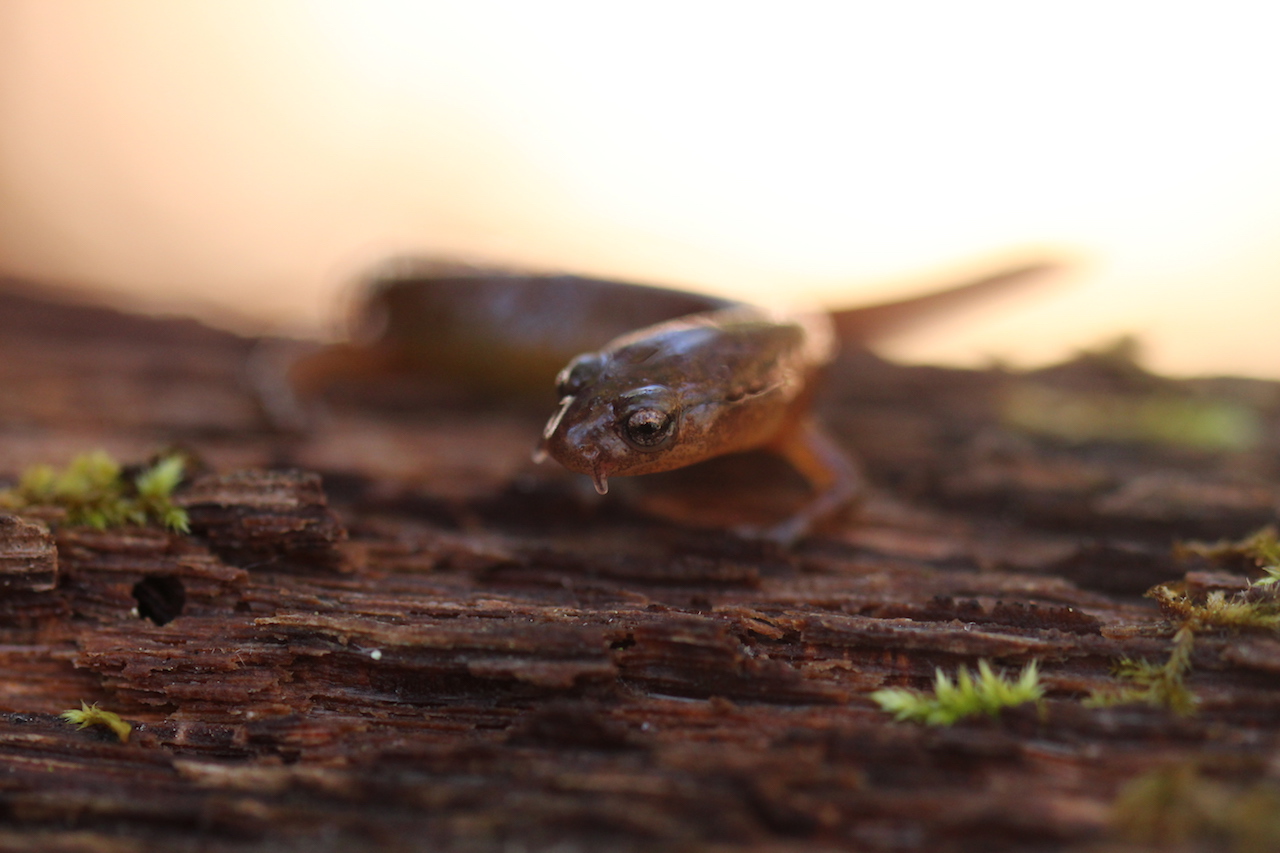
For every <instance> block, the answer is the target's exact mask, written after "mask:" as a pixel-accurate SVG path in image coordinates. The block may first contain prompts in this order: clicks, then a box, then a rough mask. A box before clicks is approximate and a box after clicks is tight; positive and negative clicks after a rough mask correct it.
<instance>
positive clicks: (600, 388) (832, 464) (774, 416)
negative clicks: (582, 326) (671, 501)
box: [535, 306, 858, 541]
mask: <svg viewBox="0 0 1280 853" xmlns="http://www.w3.org/2000/svg"><path fill="white" fill-rule="evenodd" d="M833 353H834V347H833V346H832V336H831V321H830V319H829V318H828V317H827V316H825V315H816V316H807V317H799V316H797V317H783V316H778V315H774V314H771V313H769V312H765V311H762V310H759V309H755V308H749V307H746V306H740V307H737V308H729V309H725V310H722V311H716V312H709V313H704V314H696V315H693V316H691V317H687V318H682V319H678V320H673V321H668V322H665V323H660V324H658V325H655V326H651V327H649V328H647V329H643V330H640V331H638V332H633V333H630V334H627V335H624V336H622V337H620V338H617V339H615V340H614V341H611V342H610V343H609V344H608V345H606V346H605V347H604V348H602V349H601V350H599V351H598V352H594V353H586V354H583V355H581V356H578V357H577V358H575V359H574V360H573V361H572V362H570V364H569V365H568V366H567V367H565V369H564V370H563V371H561V373H560V376H559V377H558V379H557V392H558V393H559V395H560V398H561V399H560V405H559V407H558V409H557V410H556V413H555V414H554V415H552V417H551V419H550V420H549V421H548V422H547V427H546V429H545V430H544V432H543V441H542V444H541V445H540V446H539V449H538V452H537V454H536V455H535V458H541V457H545V456H548V455H549V456H551V457H552V458H553V459H555V460H556V461H557V462H559V463H560V464H562V465H564V466H565V467H566V468H568V469H569V470H571V471H576V472H579V473H583V474H587V475H589V476H590V477H591V478H592V480H593V481H594V483H595V485H596V490H597V491H598V492H600V493H601V494H604V493H605V492H606V491H607V489H608V485H607V483H608V477H610V476H631V475H636V474H653V473H657V472H659V471H670V470H672V469H675V468H682V467H684V466H686V465H692V464H694V463H695V462H702V461H704V460H706V459H710V458H713V457H716V456H722V455H724V454H728V453H738V452H741V451H746V450H754V449H759V448H763V449H767V450H770V451H773V452H775V453H778V454H779V455H781V456H783V457H784V458H785V459H787V461H788V462H790V463H791V464H792V465H793V466H794V467H795V468H796V469H797V470H798V471H799V472H800V473H801V474H803V475H804V476H805V477H806V478H807V479H808V480H809V481H810V483H811V484H812V485H813V486H814V487H815V490H816V493H817V494H816V497H815V498H814V500H813V501H811V502H810V504H809V505H808V506H806V507H805V508H804V509H802V510H801V511H800V512H799V513H797V514H796V515H795V516H793V517H792V518H790V519H788V520H787V521H785V522H784V523H782V524H780V525H778V526H777V527H774V528H770V529H768V530H765V531H754V530H753V531H743V532H750V533H756V534H763V535H766V536H768V537H769V538H773V539H777V540H782V541H791V540H793V539H794V538H796V537H797V536H799V535H801V534H803V533H804V532H805V531H806V530H807V529H808V528H809V527H810V526H811V525H812V524H813V523H814V522H815V521H817V520H818V519H819V518H820V517H823V516H826V515H829V514H831V513H832V512H834V511H835V510H837V509H839V508H840V507H842V506H844V505H846V504H847V503H848V502H849V501H851V500H852V499H853V497H854V496H855V495H856V494H857V491H858V476H857V470H856V468H855V466H854V465H853V463H852V462H851V461H850V460H849V458H848V456H847V455H845V454H844V453H843V451H841V450H840V449H839V447H838V446H837V445H836V444H835V443H834V442H832V441H831V440H830V439H829V438H827V437H826V436H825V434H824V433H823V432H822V431H821V430H820V429H819V427H818V426H817V424H816V423H815V422H814V421H813V419H812V418H811V417H810V416H809V407H810V402H811V394H812V388H813V384H814V380H815V379H816V377H817V373H818V372H819V371H820V370H821V368H822V367H823V366H824V365H826V364H827V362H828V361H830V359H831V357H832V355H833Z"/></svg>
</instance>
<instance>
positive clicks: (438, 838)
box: [0, 287, 1280, 851]
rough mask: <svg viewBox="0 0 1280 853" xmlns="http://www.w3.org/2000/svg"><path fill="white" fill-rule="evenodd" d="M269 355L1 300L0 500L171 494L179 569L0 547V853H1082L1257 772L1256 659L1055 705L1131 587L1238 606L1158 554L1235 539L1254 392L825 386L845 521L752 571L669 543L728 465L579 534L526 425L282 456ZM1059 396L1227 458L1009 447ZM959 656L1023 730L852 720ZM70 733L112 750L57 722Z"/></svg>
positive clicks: (856, 366)
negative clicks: (1174, 781) (46, 468)
mask: <svg viewBox="0 0 1280 853" xmlns="http://www.w3.org/2000/svg"><path fill="white" fill-rule="evenodd" d="M272 346H280V347H284V346H287V344H284V343H282V342H275V343H273V342H262V341H253V340H247V339H243V338H239V337H236V336H234V335H231V334H227V333H223V332H219V331H216V330H213V329H209V328H206V327H203V326H199V325H197V324H194V323H192V322H191V321H187V320H171V319H150V318H144V317H135V316H130V315H127V314H123V313H119V312H115V311H111V310H108V309H102V308H93V307H85V306H80V305H70V304H65V303H62V302H59V301H51V300H48V299H46V298H43V297H42V296H41V295H40V294H39V293H38V291H35V290H33V289H30V288H25V289H24V288H16V287H14V288H10V289H8V290H7V291H5V292H3V293H0V472H3V473H4V474H5V475H7V476H9V477H14V476H16V475H17V474H18V472H19V471H21V470H22V469H23V468H24V467H25V466H26V465H28V464H31V463H36V462H65V461H66V460H67V459H68V458H69V457H70V456H71V455H73V454H75V453H79V452H82V451H85V450H90V449H93V448H96V447H104V448H106V449H108V450H110V451H111V452H113V453H114V454H116V455H117V456H119V457H121V458H123V459H126V460H128V461H140V460H142V459H145V458H147V457H149V456H150V455H151V454H152V453H154V452H156V451H157V450H159V449H160V448H163V447H166V446H178V447H182V448H184V449H185V450H187V451H189V452H191V453H193V454H194V455H195V456H196V457H198V458H199V459H201V460H202V461H203V463H204V465H205V467H206V468H207V469H208V470H207V471H206V472H204V473H202V474H200V475H198V476H196V477H195V478H194V479H193V480H192V482H190V483H189V484H188V485H187V486H186V487H185V489H184V491H183V492H182V493H180V495H179V502H180V503H181V504H183V505H184V506H185V507H186V508H187V509H188V511H189V513H190V516H191V526H192V532H191V534H190V535H182V534H178V533H171V532H163V531H159V530H152V529H141V528H127V529H119V530H110V531H95V530H88V529H84V528H69V527H60V528H57V529H55V530H53V531H52V532H50V531H49V530H48V529H47V528H45V527H43V526H42V525H41V524H40V523H39V522H38V521H31V520H22V519H17V518H13V517H5V518H2V519H0V614H2V619H0V668H2V669H0V671H2V672H3V673H4V677H3V680H2V681H0V711H3V713H0V766H3V768H4V773H3V774H0V780H3V781H2V782H0V785H2V788H0V802H2V803H3V810H2V811H0V814H3V817H2V818H0V847H4V848H5V849H9V848H13V849H48V850H57V849H66V850H71V849H75V850H116V849H161V848H163V849H169V850H197V849H199V850H257V849H270V850H295V849H333V850H338V849H341V850H361V849H371V850H372V849H376V850H397V849H405V850H409V849H449V848H458V849H478V850H483V849H510V848H514V847H519V848H522V849H545V848H550V847H553V846H557V845H563V847H564V849H622V850H626V849H673V848H677V849H679V848H704V847H708V846H718V847H722V848H724V849H769V850H779V849H796V850H801V849H803V850H811V849H854V850H886V851H917V850H919V851H925V850H927V851H946V850H964V851H968V850H975V851H976V850H984V851H985V850H1013V849H1035V850H1051V849H1085V848H1086V847H1088V848H1090V849H1099V848H1097V847H1096V845H1100V844H1107V843H1111V842H1108V841H1107V839H1108V838H1110V837H1111V836H1109V835H1108V832H1109V830H1108V825H1107V822H1108V815H1109V814H1110V812H1111V809H1112V804H1113V802H1114V800H1115V798H1116V796H1117V794H1118V792H1119V791H1120V790H1121V789H1122V787H1123V786H1124V785H1125V783H1127V782H1129V781H1130V780H1132V779H1134V778H1136V777H1139V776H1141V775H1142V774H1144V773H1148V772H1151V771H1158V770H1160V768H1165V767H1169V766H1195V767H1199V768H1201V770H1202V772H1203V773H1205V774H1207V775H1208V776H1209V777H1211V778H1214V779H1219V780H1227V781H1230V782H1231V783H1232V784H1239V785H1248V784H1252V783H1254V782H1259V783H1261V782H1265V780H1266V778H1267V776H1268V774H1272V773H1273V772H1274V769H1273V768H1274V767H1275V764H1276V757H1277V755H1278V753H1277V750H1278V748H1280V735H1278V733H1277V722H1280V683H1278V682H1277V681H1276V674H1277V672H1280V641H1278V640H1277V639H1276V638H1274V637H1272V636H1270V635H1265V634H1257V633H1254V634H1231V633H1227V632H1216V633H1214V632H1210V633H1206V634H1205V635H1204V636H1202V637H1200V638H1199V639H1198V640H1197V642H1196V645H1195V649H1194V653H1193V671H1192V674H1191V676H1190V679H1189V684H1190V686H1191V688H1192V689H1193V690H1194V691H1195V692H1196V694H1197V696H1198V697H1199V699H1200V706H1199V711H1198V713H1197V714H1196V715H1194V716H1189V717H1179V716H1176V715H1174V714H1172V713H1171V712H1169V711H1167V710H1164V709H1161V708H1157V707H1151V706H1147V705H1123V706H1116V707H1111V708H1102V709H1091V708H1086V707H1084V706H1083V705H1082V704H1081V702H1080V699H1081V698H1082V697H1083V696H1085V695H1086V694H1088V693H1089V692H1090V691H1091V690H1095V689H1100V688H1105V687H1107V686H1108V685H1112V684H1114V683H1115V682H1114V678H1113V676H1112V675H1111V666H1112V664H1113V662H1114V661H1116V660H1118V659H1120V658H1126V657H1127V658H1135V659H1144V658H1145V659H1150V660H1156V661H1158V660H1162V659H1163V658H1164V657H1165V656H1166V655H1167V654H1168V652H1169V648H1170V635H1171V629H1170V626H1169V625H1168V623H1167V622H1166V621H1165V620H1164V618H1163V617H1162V615H1161V614H1160V613H1159V611H1158V610H1157V609H1156V607H1155V606H1154V604H1153V603H1152V602H1150V601H1149V600H1146V599H1144V598H1142V592H1143V591H1144V590H1145V589H1147V588H1148V587H1150V586H1151V585H1153V584H1156V583H1159V582H1163V581H1171V580H1176V579H1179V578H1183V577H1184V576H1186V580H1187V583H1188V585H1189V586H1195V585H1196V584H1199V587H1197V588H1202V589H1228V588H1231V585H1232V584H1236V585H1237V586H1240V585H1243V582H1244V581H1243V579H1244V577H1245V573H1246V571H1247V569H1248V567H1247V566H1243V565H1221V564H1210V562H1209V561H1208V560H1206V559H1205V558H1194V557H1191V558H1177V557H1175V555H1174V553H1173V551H1172V545H1173V544H1174V543H1175V542H1176V541H1179V540H1184V539H1189V538H1197V537H1199V538H1203V537H1211V538H1212V537H1233V538H1234V537H1239V536H1242V535H1244V534H1247V533H1249V532H1250V531H1251V530H1253V529H1254V528H1256V527H1258V526H1260V525H1262V524H1265V523H1268V522H1271V521H1274V520H1275V514H1276V507H1277V505H1280V500H1278V499H1280V488H1278V486H1277V483H1280V476H1278V475H1280V387H1277V386H1276V385H1274V384H1271V383H1263V382H1245V381H1238V380H1231V381H1228V380H1219V381H1208V380H1205V381H1198V382H1173V381H1171V380H1165V379H1160V378H1157V377H1151V376H1149V375H1147V374H1145V373H1142V372H1141V371H1139V370H1136V369H1135V368H1134V367H1133V366H1132V364H1127V363H1122V362H1119V361H1117V360H1114V359H1111V360H1108V359H1105V358H1100V357H1085V358H1081V359H1079V360H1077V361H1075V362H1073V363H1070V364H1067V365H1063V366H1060V367H1058V368H1055V369H1052V370H1048V371H1041V372H1038V373H1032V374H1014V373H1008V372H1004V371H998V370H992V371H962V370H944V369H938V368H922V367H902V366H898V365H893V364H890V363H887V362H884V361H882V360H880V359H878V358H876V357H874V356H873V355H871V354H869V353H865V352H854V353H848V354H846V355H845V357H844V358H843V359H842V360H841V362H840V363H838V364H837V365H836V366H835V367H834V368H833V370H832V372H831V377H830V384H829V387H828V390H827V393H826V397H825V399H824V401H823V411H824V415H825V416H826V417H827V419H828V420H829V422H830V423H831V424H832V427H833V431H834V432H836V434H838V435H839V436H840V437H841V439H842V440H843V441H845V442H847V443H848V444H849V445H850V446H851V447H854V448H857V449H858V451H859V455H860V456H861V457H862V459H863V460H864V463H865V465H866V468H867V470H868V473H869V476H870V479H871V481H872V483H873V484H874V489H873V492H872V494H871V495H870V497H869V500H868V501H867V503H866V505H865V506H864V507H863V509H862V510H861V511H860V512H859V513H858V514H856V515H852V516H850V517H849V518H848V519H846V520H845V521H843V522H841V523H840V524H837V525H834V526H833V527H832V528H830V529H828V530H825V531H823V532H821V533H820V534H819V535H815V536H813V537H811V538H809V539H808V540H806V541H804V542H803V543H801V544H800V545H799V546H798V547H797V548H795V549H794V550H792V551H789V552H783V551H779V550H777V549H774V548H771V547H768V546H765V545H761V544H758V543H750V542H744V541H740V540H737V539H735V538H733V537H732V536H729V535H727V534H724V533H721V532H718V531H717V530H716V529H715V528H714V527H713V526H706V525H710V524H712V523H713V522H715V521H717V520H719V521H724V520H725V519H726V518H728V519H729V520H739V519H741V518H744V517H748V516H752V515H759V514H768V513H770V512H777V511H778V509H779V507H780V506H782V505H783V504H785V502H786V501H787V500H791V499H794V497H795V495H794V493H793V492H794V488H795V483H791V482H789V481H786V480H785V477H786V472H785V471H779V470H777V469H776V468H775V467H773V466H772V463H770V462H769V461H768V460H761V459H745V460H723V461H721V462H719V463H716V464H712V465H708V466H704V467H703V468H700V469H698V470H696V471H693V472H676V473H674V474H673V475H670V476H662V477H655V478H651V479H646V480H645V481H637V482H636V483H635V484H634V487H633V488H632V489H631V492H632V493H631V494H630V495H625V494H624V495H621V496H615V495H610V497H609V499H607V500H604V501H601V500H599V499H597V498H596V496H594V495H587V496H584V494H583V491H582V490H581V489H580V488H579V485H580V484H579V483H578V482H577V480H576V479H574V478H573V477H571V476H568V475H565V474H563V473H561V472H556V471H553V470H542V469H535V468H533V467H532V466H531V465H530V464H529V463H528V461H527V457H528V451H529V449H530V445H531V443H532V437H535V436H536V435H537V432H538V428H539V421H540V419H541V417H542V416H544V415H545V412H533V413H525V412H522V411H519V410H514V409H513V410H511V411H506V410H493V409H489V410H477V409H475V408H467V407H455V408H440V407H437V408H428V409H426V410H418V411H405V410H386V411H377V410H372V409H369V408H367V407H358V406H355V405H354V404H351V403H350V401H346V402H344V400H343V399H342V397H341V395H340V394H338V395H335V397H334V398H333V399H331V400H330V401H329V408H328V410H327V411H326V412H325V413H324V414H323V416H321V417H318V418H317V420H316V423H315V425H314V426H313V427H312V428H311V429H310V430H308V431H306V432H304V433H302V434H284V433H280V432H278V431H276V430H273V429H272V428H271V427H270V425H269V424H268V423H267V421H266V420H265V418H264V417H263V413H262V411H261V409H260V408H259V406H258V403H257V400H256V397H255V393H256V392H255V390H254V385H253V382H252V381H250V379H251V376H252V371H253V369H254V368H253V366H254V365H255V364H261V363H263V359H262V352H263V348H264V347H268V348H269V347H272ZM1068 392H1070V393H1072V394H1078V395H1086V397H1088V399H1095V398H1096V399H1103V398H1105V400H1106V401H1108V402H1107V405H1111V406H1113V407H1116V406H1119V407H1123V406H1124V405H1126V401H1128V404H1129V405H1131V406H1132V407H1134V410H1135V411H1136V410H1139V409H1141V406H1142V405H1147V404H1150V403H1151V401H1152V400H1156V401H1157V402H1158V401H1168V400H1184V401H1190V402H1189V403H1188V405H1193V404H1194V405H1205V406H1220V407H1225V409H1224V410H1227V409H1229V410H1230V411H1231V412H1235V413H1244V414H1243V415H1241V416H1247V417H1248V418H1251V419H1252V421H1251V422H1250V423H1252V425H1253V426H1252V427H1251V429H1252V432H1248V434H1247V436H1246V438H1247V439H1248V440H1247V441H1245V440H1241V441H1240V442H1239V443H1238V444H1234V445H1233V444H1231V443H1230V442H1225V443H1221V444H1219V445H1216V446H1209V445H1206V444H1204V443H1200V444H1196V443H1185V442H1183V443H1179V442H1177V441H1138V440H1135V439H1134V437H1132V436H1124V435H1120V436H1116V435H1102V436H1093V437H1085V438H1079V437H1077V438H1075V439H1072V440H1067V439H1066V438H1064V437H1063V436H1062V435H1055V434H1052V430H1049V431H1046V430H1044V429H1041V428H1037V426H1036V424H1035V423H1034V422H1033V420H1034V419H1032V420H1030V421H1029V420H1028V418H1027V417H1026V413H1025V412H1023V413H1022V414H1019V413H1018V411H1017V405H1025V402H1026V400H1027V399H1038V400H1041V401H1045V400H1048V401H1049V402H1050V403H1051V402H1052V401H1053V400H1054V399H1057V398H1054V397H1053V396H1052V395H1053V394H1059V395H1061V394H1066V393H1068ZM1035 394H1039V395H1040V396H1039V397H1035V396H1034V395H1035ZM1090 395H1092V396H1090ZM1019 400H1021V401H1022V403H1021V404H1019V403H1018V401H1019ZM1011 401H1012V402H1011ZM1046 405H1048V403H1046ZM1215 411H1216V410H1215ZM777 483H781V484H782V485H779V486H776V487H775V486H774V484H777ZM619 485H621V484H619ZM789 490H790V491H789ZM622 491H626V490H622ZM978 659H987V660H990V661H992V662H993V663H995V664H997V665H998V666H1002V667H1006V668H1010V669H1012V668H1015V667H1021V666H1022V665H1023V664H1025V663H1026V662H1028V661H1031V660H1038V661H1040V666H1041V672H1042V674H1043V682H1044V684H1045V686H1046V688H1047V690H1048V698H1047V700H1046V701H1045V702H1044V703H1043V705H1042V706H1041V707H1040V708H1038V709H1036V708H1032V707H1022V708H1017V709H1013V710H1009V711H1006V712H1004V713H1003V714H1002V715H1001V716H1000V717H999V718H997V719H985V718H984V719H979V720H976V721H965V722H961V723H958V724H957V725H955V726H954V727H952V728H947V729H937V728H927V727H922V726H917V725H912V724H900V723H894V722H892V721H891V719H890V718H889V717H888V716H887V715H885V714H884V713H882V712H881V711H879V710H878V709H877V708H876V707H875V706H874V704H873V703H872V702H871V701H870V700H869V699H868V698H867V694H868V693H869V692H871V691H873V690H875V689H877V688H880V687H883V686H911V687H924V686H926V685H927V683H928V682H929V681H930V680H931V679H932V676H933V673H934V670H935V668H937V667H942V668H944V669H945V670H947V671H950V670H952V669H953V668H955V667H956V666H960V665H967V666H972V665H973V664H974V663H975V661H976V660H978ZM81 701H86V702H90V703H93V702H97V703H99V704H100V705H101V707H103V708H106V709H109V710H111V711H114V712H116V713H119V714H120V715H122V716H123V717H125V718H126V719H127V720H129V721H131V722H132V723H134V724H135V731H134V734H133V736H132V737H131V738H130V740H129V741H128V743H120V742H119V741H118V740H117V739H116V738H115V736H114V735H113V734H111V733H110V732H109V731H107V730H104V729H97V728H91V729H86V730H84V731H77V730H76V729H74V728H73V727H71V726H69V725H67V724H66V723H65V722H63V721H62V720H60V719H58V717H57V714H58V713H59V712H60V711H63V710H66V709H68V708H74V707H78V706H79V703H80V702H81ZM1115 843H1117V844H1118V843H1119V842H1115ZM1114 849H1121V848H1120V847H1116V848H1114ZM1206 849H1207V848H1206Z"/></svg>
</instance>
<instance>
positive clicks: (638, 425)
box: [623, 409, 676, 450]
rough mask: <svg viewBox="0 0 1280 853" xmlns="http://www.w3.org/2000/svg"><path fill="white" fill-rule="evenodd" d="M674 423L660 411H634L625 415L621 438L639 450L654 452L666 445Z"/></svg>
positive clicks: (673, 420) (668, 415)
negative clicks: (625, 419)
mask: <svg viewBox="0 0 1280 853" xmlns="http://www.w3.org/2000/svg"><path fill="white" fill-rule="evenodd" d="M675 425H676V421H675V418H673V417H671V413H670V412H665V411H663V410H662V409H636V410H635V411H634V412H632V413H631V414H629V415H627V421H626V423H625V424H624V425H623V437H624V438H625V439H626V440H627V443H629V444H631V445H632V446H633V447H636V448H638V449H640V450H655V449H657V448H659V447H661V446H662V445H664V444H666V443H667V442H668V441H669V440H670V439H671V436H672V435H673V434H674V432H675Z"/></svg>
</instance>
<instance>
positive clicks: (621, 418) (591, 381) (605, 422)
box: [534, 352, 701, 494]
mask: <svg viewBox="0 0 1280 853" xmlns="http://www.w3.org/2000/svg"><path fill="white" fill-rule="evenodd" d="M616 367H618V365H617V364H615V363H614V361H613V359H612V358H611V356H610V354H609V353H607V352H605V353H587V354H585V355H580V356H578V357H577V358H575V359H574V360H573V361H571V362H570V363H569V366H568V367H566V368H565V369H564V370H562V371H560V375H559V376H558V377H557V379H556V393H557V395H558V396H559V397H560V405H559V408H557V409H556V412H555V414H553V415H552V416H551V419H550V420H549V421H547V426H546V428H545V429H544V430H543V431H542V443H541V445H540V446H539V447H538V450H537V451H536V452H535V454H534V458H535V459H536V460H538V461H541V459H543V458H545V457H546V456H548V455H549V456H551V457H552V458H554V459H555V460H556V461H557V462H559V463H560V464H561V465H563V466H564V467H566V468H568V469H569V470H570V471H576V472H578V473H581V474H588V475H590V476H591V479H592V481H593V482H594V483H595V486H596V491H598V492H599V493H600V494H604V493H605V492H606V491H607V490H608V478H609V477H610V476H611V475H618V476H628V475H632V474H649V473H653V472H656V471H666V470H670V469H671V468H678V467H680V466H681V465H684V464H688V462H687V460H684V459H683V458H682V457H683V456H685V455H686V454H685V453H681V452H679V451H680V450H681V449H687V448H688V444H687V441H688V439H690V438H696V436H697V435H698V434H699V432H700V431H701V430H700V427H699V424H698V423H697V419H696V418H694V417H690V416H689V415H690V413H689V412H686V411H685V410H684V409H683V408H682V406H681V402H680V399H679V395H678V394H677V393H676V392H675V391H674V390H672V388H670V387H668V386H667V385H662V384H656V383H653V382H644V381H640V382H637V380H636V378H635V377H634V376H628V375H626V374H627V373H628V371H626V370H616V369H613V368H616Z"/></svg>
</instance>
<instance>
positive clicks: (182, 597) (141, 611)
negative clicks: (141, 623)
mask: <svg viewBox="0 0 1280 853" xmlns="http://www.w3.org/2000/svg"><path fill="white" fill-rule="evenodd" d="M133 599H134V601H136V602H138V615H139V616H141V617H142V618H144V619H150V620H151V621H152V622H154V623H156V624H157V625H164V624H166V623H168V622H172V621H173V620H174V619H176V618H177V617H178V616H180V615H181V614H182V608H183V606H185V605H186V603H187V591H186V589H185V588H183V586H182V580H181V579H180V578H178V577H176V576H174V575H151V576H150V577H145V578H143V579H142V580H140V581H138V582H137V583H136V584H134V585H133Z"/></svg>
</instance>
